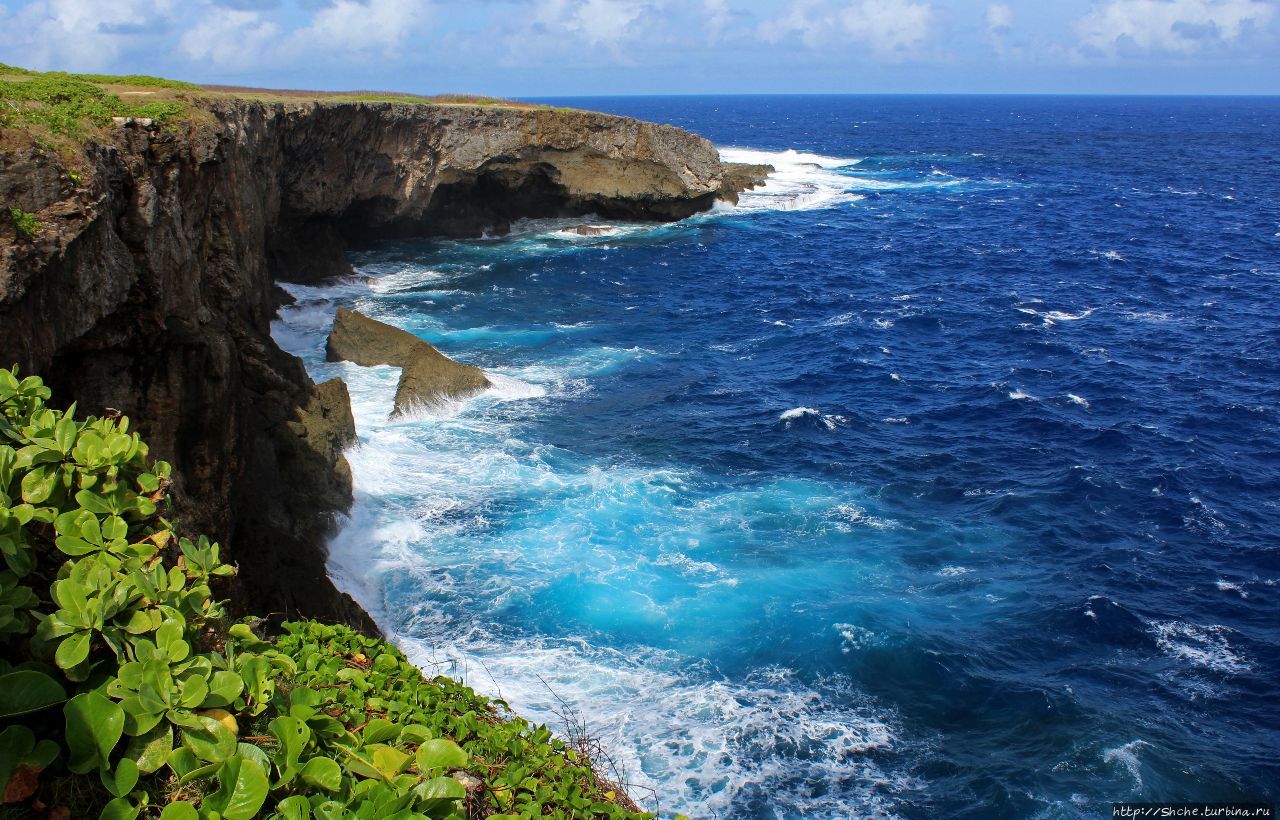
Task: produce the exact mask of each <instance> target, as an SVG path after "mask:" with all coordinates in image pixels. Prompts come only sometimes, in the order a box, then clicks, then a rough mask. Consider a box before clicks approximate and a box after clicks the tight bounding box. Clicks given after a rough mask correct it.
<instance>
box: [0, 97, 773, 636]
mask: <svg viewBox="0 0 1280 820" xmlns="http://www.w3.org/2000/svg"><path fill="white" fill-rule="evenodd" d="M193 105H194V106H195V111H194V113H193V115H192V116H189V117H186V118H183V119H181V120H179V121H177V122H176V123H174V124H171V125H168V126H166V127H161V126H160V125H158V124H156V123H151V122H149V121H146V120H137V121H134V120H125V121H124V122H123V123H121V124H119V125H117V126H115V127H110V128H108V129H107V130H106V131H104V132H102V135H101V136H97V137H94V138H92V139H88V140H86V141H84V142H82V143H81V144H79V145H77V146H76V147H75V148H74V149H69V148H66V147H65V146H64V147H63V149H62V150H52V149H50V148H48V147H42V145H41V144H40V142H38V141H37V140H36V139H34V138H33V137H32V136H31V134H29V133H27V132H25V131H21V130H17V129H13V128H10V129H6V130H4V131H3V132H0V133H3V137H4V139H3V141H0V199H3V202H4V204H5V209H4V211H3V213H0V362H3V363H4V364H10V363H14V362H16V363H17V364H18V365H19V366H21V367H22V368H23V370H24V371H25V372H28V373H30V372H36V373H39V374H41V375H43V376H44V377H45V380H46V381H47V382H48V383H49V384H50V386H51V387H53V388H54V390H55V394H56V395H59V396H74V397H76V398H77V400H78V401H79V404H80V407H81V408H82V409H84V410H85V411H87V412H94V413H101V412H104V410H105V409H106V408H110V409H111V410H116V411H119V412H121V413H124V414H126V415H128V416H129V417H130V418H131V419H132V420H133V422H134V427H135V429H137V430H139V431H140V432H141V433H142V434H143V435H144V436H145V437H146V438H147V439H148V440H149V441H150V442H151V445H152V452H153V454H154V455H156V456H157V457H160V458H165V459H167V460H169V461H171V462H172V464H173V466H174V473H175V483H176V489H177V492H176V494H175V495H176V497H177V498H178V499H180V501H179V506H178V508H177V510H176V513H177V515H178V517H179V519H180V526H181V528H182V529H184V530H189V531H200V532H205V533H208V534H209V535H210V536H211V537H215V538H217V539H219V540H220V541H221V542H222V543H223V544H224V546H225V548H226V553H225V554H226V557H227V558H228V559H229V560H231V561H234V562H236V563H238V564H239V567H240V574H239V579H238V581H237V582H236V583H237V584H238V585H239V587H238V588H237V589H235V590H232V597H233V601H236V602H239V603H240V604H241V606H242V608H243V605H244V603H245V602H252V609H253V610H255V611H257V612H260V613H261V612H269V613H273V614H282V615H287V616H289V617H297V616H306V617H318V618H322V619H329V620H337V621H342V622H346V623H349V624H353V625H355V626H357V627H359V628H361V629H364V630H366V631H373V630H374V629H375V627H374V626H373V625H372V623H371V622H370V621H369V619H368V616H367V615H365V614H364V613H363V611H361V610H360V608H359V607H358V606H357V605H356V604H355V603H354V602H353V601H351V600H350V599H349V598H347V597H346V596H344V595H341V594H340V593H338V592H337V591H336V590H335V589H334V588H333V586H332V584H331V582H330V581H329V579H328V578H327V576H326V575H325V570H324V547H323V544H324V541H325V539H326V537H327V534H328V533H329V530H330V528H331V527H332V526H333V522H334V518H335V516H336V515H337V514H338V513H341V512H342V511H344V510H346V509H347V508H348V507H349V505H350V503H351V492H352V489H351V474H350V470H349V468H348V466H347V464H346V461H345V459H344V457H343V455H342V451H343V449H344V448H345V447H346V446H348V445H349V444H350V443H351V442H353V441H354V436H355V432H354V426H353V423H352V419H351V414H350V409H349V406H348V400H347V393H346V387H345V385H343V384H342V383H341V382H340V381H336V380H335V381H331V382H327V383H325V384H322V385H315V384H313V383H312V381H311V380H310V378H309V377H308V376H307V373H306V371H305V370H304V368H303V366H302V363H301V361H299V360H298V359H296V358H294V357H293V356H291V355H289V354H286V353H284V352H283V351H281V350H280V349H279V348H278V347H277V346H276V345H275V343H274V342H273V341H272V339H271V336H270V322H271V319H272V317H273V315H274V311H275V308H276V307H277V305H278V304H279V300H280V292H279V289H278V288H277V287H276V286H275V284H274V282H275V281H276V280H277V279H289V280H312V279H316V278H319V277H324V276H330V275H334V274H342V273H346V272H349V271H350V267H349V264H348V263H347V261H346V258H345V256H344V253H343V251H344V248H345V247H346V246H347V244H348V243H349V242H353V241H367V240H370V239H377V238H382V237H398V236H424V235H453V236H465V235H478V234H480V233H481V232H482V231H485V230H492V231H502V230H504V229H505V228H506V226H507V225H508V224H509V223H510V221H511V220H514V219H517V218H520V217H526V216H539V217H542V216H572V215H586V214H591V213H594V214H599V215H601V216H605V217H625V218H635V219H675V218H680V217H683V216H686V215H688V214H691V213H694V212H696V211H699V210H702V209H706V208H708V207H710V206H711V204H712V203H713V202H714V201H715V199H716V198H717V197H720V196H726V197H731V196H732V195H733V194H734V192H735V188H737V187H740V186H742V185H745V184H749V181H748V182H744V181H743V178H742V174H741V173H737V174H734V173H732V172H731V171H732V169H730V168H729V167H728V166H726V165H722V164H721V162H720V161H719V158H718V155H717V153H716V151H715V149H714V147H713V146H712V145H711V144H710V143H708V142H707V141H706V140H703V139H701V138H698V137H695V136H693V135H690V134H688V133H685V132H683V131H680V130H678V129H675V128H672V127H669V126H659V125H654V124H650V123H642V122H637V121H634V120H630V119H625V118H620V117H612V116H606V115H601V114H592V113H587V112H580V111H564V110H552V109H543V108H508V107H468V106H432V105H412V104H406V103H396V102H334V103H317V102H309V103H299V102H271V101H254V100H248V99H241V98H234V97H209V98H203V99H195V100H194V101H193ZM727 171H729V172H731V173H729V176H730V177H731V178H733V179H734V180H735V181H734V182H733V185H732V186H730V188H728V189H726V187H725V178H726V172H727ZM11 209H17V210H16V211H11ZM11 213H12V217H11V216H10V214H11ZM28 214H31V215H34V219H35V220H36V221H37V222H36V225H35V227H34V229H33V228H32V227H31V217H30V216H28ZM24 220H26V222H25V224H24ZM107 412H110V411H107Z"/></svg>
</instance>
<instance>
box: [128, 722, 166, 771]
mask: <svg viewBox="0 0 1280 820" xmlns="http://www.w3.org/2000/svg"><path fill="white" fill-rule="evenodd" d="M171 751H173V727H172V726H170V725H169V724H168V723H158V724H156V726H155V727H154V728H153V729H151V731H149V732H146V733H144V734H141V735H138V736H137V737H134V738H130V739H129V745H128V747H127V748H126V749H125V756H126V757H129V758H131V759H132V760H133V761H134V762H135V763H137V764H138V769H139V770H141V771H142V772H143V773H144V774H151V773H152V772H156V771H159V769H160V767H161V766H163V765H164V764H165V761H166V760H168V759H169V752H171Z"/></svg>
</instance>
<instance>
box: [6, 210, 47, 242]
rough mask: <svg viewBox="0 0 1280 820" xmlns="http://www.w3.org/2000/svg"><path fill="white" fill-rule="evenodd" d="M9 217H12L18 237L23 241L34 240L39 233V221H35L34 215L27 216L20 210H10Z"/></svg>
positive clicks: (27, 214)
mask: <svg viewBox="0 0 1280 820" xmlns="http://www.w3.org/2000/svg"><path fill="white" fill-rule="evenodd" d="M9 215H10V216H12V217H13V224H14V226H15V227H16V228H17V229H18V236H20V237H22V238H23V239H35V238H36V234H38V233H39V232H40V220H38V219H36V215H35V214H29V213H27V212H26V211H24V210H22V209H21V208H10V209H9Z"/></svg>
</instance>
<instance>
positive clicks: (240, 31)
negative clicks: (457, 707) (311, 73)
mask: <svg viewBox="0 0 1280 820" xmlns="http://www.w3.org/2000/svg"><path fill="white" fill-rule="evenodd" d="M280 38H281V33H280V26H278V25H276V24H275V23H274V22H272V21H270V20H267V19H264V18H263V17H262V15H261V14H259V13H258V12H256V11H241V10H239V9H227V8H217V7H214V8H212V9H210V10H209V11H208V12H207V13H206V14H205V16H204V17H202V18H201V19H199V20H198V21H196V23H195V25H193V26H192V27H191V28H189V29H187V31H186V32H185V33H184V34H183V35H182V37H180V38H179V39H178V50H179V51H180V52H181V53H182V54H183V55H184V56H186V57H187V58H189V59H191V60H195V61H199V62H207V63H211V64H213V65H214V66H217V67H219V68H250V67H253V66H256V65H259V64H261V63H263V62H265V61H266V60H267V58H268V55H274V54H278V53H279V45H280Z"/></svg>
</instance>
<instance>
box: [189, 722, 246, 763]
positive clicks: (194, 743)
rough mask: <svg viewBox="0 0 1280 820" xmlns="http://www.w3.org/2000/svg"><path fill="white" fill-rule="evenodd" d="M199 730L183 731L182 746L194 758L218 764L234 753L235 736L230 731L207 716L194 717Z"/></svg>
mask: <svg viewBox="0 0 1280 820" xmlns="http://www.w3.org/2000/svg"><path fill="white" fill-rule="evenodd" d="M195 718H196V722H197V723H198V724H199V726H200V728H199V729H183V730H182V744H183V745H184V746H186V747H187V748H188V749H190V750H191V751H192V752H193V753H194V754H195V756H196V757H198V758H200V759H201V760H207V761H209V762H210V763H219V762H222V761H224V760H226V759H227V758H229V757H231V756H232V755H234V754H235V753H236V736H235V735H234V734H232V733H231V730H230V729H228V728H227V727H226V726H223V725H222V724H221V723H219V722H218V721H216V720H214V719H213V718H211V717H208V716H207V715H196V716H195Z"/></svg>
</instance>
